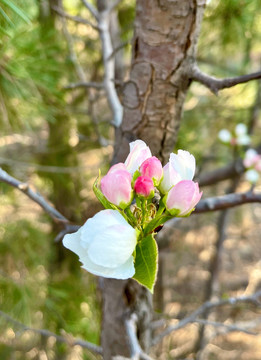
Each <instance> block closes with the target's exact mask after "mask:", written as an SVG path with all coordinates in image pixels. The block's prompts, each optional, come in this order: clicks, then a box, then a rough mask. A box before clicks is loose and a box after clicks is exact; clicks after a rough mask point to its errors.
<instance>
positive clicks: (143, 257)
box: [133, 234, 158, 293]
mask: <svg viewBox="0 0 261 360" xmlns="http://www.w3.org/2000/svg"><path fill="white" fill-rule="evenodd" d="M157 268H158V247H157V243H156V241H155V239H154V236H153V234H149V235H147V236H146V237H145V238H142V239H140V241H139V242H138V244H137V247H136V259H135V274H134V276H133V279H135V280H137V281H138V282H139V283H140V284H142V285H144V286H146V287H147V288H148V289H149V290H150V291H151V292H152V293H153V288H154V285H155V281H156V275H157Z"/></svg>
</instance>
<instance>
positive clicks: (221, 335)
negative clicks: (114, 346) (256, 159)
mask: <svg viewBox="0 0 261 360" xmlns="http://www.w3.org/2000/svg"><path fill="white" fill-rule="evenodd" d="M51 5H53V7H54V8H55V7H56V6H58V5H61V3H60V2H59V1H51V0H50V1H49V2H48V1H44V0H38V1H36V0H24V1H15V0H13V1H9V0H0V130H1V137H0V166H1V167H2V168H3V169H4V170H5V171H7V172H8V173H9V174H11V175H12V176H14V177H16V178H18V179H19V180H21V181H24V182H28V183H29V184H30V185H31V186H32V187H33V188H35V189H37V190H38V191H39V192H40V193H41V194H42V195H43V196H44V197H45V198H46V199H49V201H50V202H51V203H52V204H54V206H55V208H56V209H58V210H59V211H60V212H61V213H62V214H63V215H65V216H66V217H67V218H69V219H70V220H71V222H72V223H73V224H79V225H82V224H83V223H84V222H85V221H86V219H87V218H88V217H90V216H93V215H94V214H95V213H96V212H97V211H98V210H99V209H100V205H99V204H98V203H97V201H96V199H95V196H94V194H93V192H92V184H93V182H94V180H95V178H96V177H97V175H98V169H101V172H102V174H105V172H106V171H107V169H108V168H109V164H110V160H111V157H112V152H113V142H114V129H113V126H112V125H111V122H112V114H111V111H110V109H109V107H108V104H107V100H106V96H105V92H104V90H103V89H102V88H101V87H90V88H86V87H79V86H75V85H74V84H76V83H78V82H79V81H87V82H94V83H101V82H102V81H103V73H104V70H103V62H102V54H101V44H100V40H99V35H98V32H97V31H96V30H95V29H93V28H92V27H91V26H88V25H86V24H82V23H78V22H75V21H72V20H70V19H65V18H64V17H61V16H60V15H59V14H58V13H57V11H55V10H53V9H52V8H51ZM63 7H64V11H65V12H66V13H68V14H70V15H72V16H80V17H81V18H84V19H87V20H89V21H92V17H91V15H90V13H89V12H88V10H87V9H86V8H85V7H84V6H83V4H82V2H81V1H77V0H75V1H69V0H66V1H63ZM116 10H117V11H115V13H114V14H113V21H112V24H111V34H112V39H113V42H114V48H115V49H116V48H118V49H120V50H119V51H118V52H117V56H116V79H115V82H116V86H117V89H118V91H119V94H120V93H121V87H122V84H123V81H124V79H126V77H127V76H128V69H129V64H130V58H131V39H132V32H133V21H134V17H135V1H132V0H128V1H127V0H123V1H122V2H121V3H120V5H119V6H118V7H117V9H116ZM260 40H261V2H260V0H240V1H238V0H227V1H218V0H212V1H211V2H210V3H209V4H208V6H207V9H206V12H205V18H204V21H203V26H202V30H201V35H200V40H199V46H198V64H199V67H200V68H201V69H202V70H204V71H205V72H208V73H209V74H211V75H214V76H216V77H233V76H238V75H241V74H245V73H248V72H254V71H257V70H259V69H260V64H261V41H260ZM260 108H261V84H260V81H252V82H249V83H247V84H242V85H238V86H236V87H234V88H231V89H229V90H224V91H222V92H221V93H220V94H219V96H218V97H217V96H215V95H213V94H212V93H211V92H210V91H209V90H208V89H207V88H205V87H204V86H203V85H200V84H198V83H193V84H192V86H191V88H190V91H189V94H188V96H187V100H186V104H185V108H184V114H183V121H182V126H181V128H180V132H179V137H178V142H177V146H176V149H173V150H174V151H175V150H177V149H180V148H181V149H186V150H188V151H190V152H191V153H192V154H194V156H195V157H196V160H197V168H198V176H199V175H200V174H202V173H205V172H208V171H211V170H214V169H216V168H219V167H222V166H225V165H227V164H228V163H230V162H231V161H233V159H234V157H235V154H234V152H233V151H232V150H231V148H229V147H228V146H226V145H224V144H221V143H220V142H219V141H218V135H217V134H218V132H219V131H220V130H221V129H222V128H226V129H228V130H230V131H233V130H234V128H235V126H236V124H238V123H244V124H245V125H247V126H248V128H249V129H250V130H251V131H252V135H251V139H252V146H253V147H258V146H260V144H261V143H260V134H261V116H260ZM237 155H239V154H237ZM233 184H234V183H233ZM233 184H232V183H231V181H226V182H222V183H220V184H218V185H214V186H212V187H203V191H204V197H207V196H214V195H219V194H224V193H225V192H226V191H227V190H228V188H229V187H231V186H232V188H233V186H234V187H236V188H237V189H238V190H240V191H246V190H248V189H249V187H250V185H249V184H248V183H247V182H246V181H245V180H244V178H242V179H240V182H239V181H238V182H237V184H234V185H233ZM257 187H259V188H260V184H259V185H258V184H257ZM260 189H261V188H260ZM223 217H224V219H223V220H222V216H221V214H220V213H214V214H206V215H196V214H195V215H193V216H191V218H189V219H184V220H180V221H178V222H176V223H175V224H174V226H173V227H172V225H166V226H167V227H169V229H168V236H167V239H166V238H163V237H160V235H159V246H160V248H161V255H160V273H159V279H158V284H157V289H156V292H155V296H154V300H155V319H158V318H160V316H161V317H162V316H163V317H164V318H165V319H173V320H172V321H173V323H175V321H177V319H180V318H182V317H184V316H185V315H186V314H189V313H190V312H192V311H193V310H194V309H195V308H197V307H198V306H200V304H201V303H202V302H203V301H205V300H207V299H209V298H211V297H212V296H213V295H217V294H218V295H219V296H221V297H224V298H225V297H228V296H234V295H235V296H236V295H237V294H242V293H245V294H246V293H248V292H249V293H252V292H253V291H256V290H258V289H259V287H260V285H261V261H260V258H261V246H260V240H261V238H260V234H261V208H260V205H244V206H242V207H239V208H236V209H233V210H231V211H229V212H226V214H225V215H223ZM222 221H223V222H222ZM60 230H61V228H60V227H59V225H58V224H55V223H54V222H53V221H52V220H51V219H50V217H48V215H47V214H45V213H44V212H43V211H42V209H41V208H40V207H39V206H38V205H37V204H35V203H33V202H32V201H31V200H30V199H28V198H27V197H26V196H24V195H23V194H21V193H20V192H19V191H18V190H15V189H13V188H11V187H10V186H8V185H6V184H4V183H0V254H1V256H0V309H1V310H2V311H3V312H5V313H7V314H9V315H10V316H11V317H13V318H14V319H16V320H18V321H20V322H21V323H23V324H26V325H28V326H31V327H34V328H39V329H48V330H50V331H52V332H54V333H56V334H60V335H63V336H66V337H68V339H70V336H73V337H79V338H82V339H85V340H88V341H91V342H94V343H96V344H99V333H100V322H101V310H100V305H101V295H100V293H99V288H98V282H97V278H96V277H94V276H93V275H91V274H88V273H87V272H85V271H83V270H81V268H80V263H79V261H78V258H77V256H75V255H74V254H72V253H70V252H69V251H67V250H66V249H64V248H63V247H62V244H61V242H59V241H58V242H57V241H55V238H56V236H57V234H58V233H59V231H60ZM223 230H224V232H225V235H224V236H223V237H224V239H223V240H224V241H223V242H222V249H223V250H222V256H219V257H218V262H219V267H218V269H217V270H216V272H215V274H214V275H215V276H216V279H215V282H214V283H215V287H214V289H212V291H211V293H209V286H208V284H209V281H210V279H211V276H212V275H213V272H211V271H212V270H211V264H212V265H213V259H214V258H215V253H216V250H217V241H218V239H219V238H220V232H222V231H223ZM219 255H220V253H219ZM212 280H213V279H212ZM212 284H213V282H212ZM260 315H261V314H260V310H259V311H258V310H257V309H256V308H254V307H251V306H249V305H238V306H235V307H233V309H231V307H226V308H222V309H219V310H218V311H217V313H216V315H215V316H216V318H217V319H218V320H219V321H222V322H225V323H227V324H229V323H230V322H234V321H241V322H250V321H252V322H253V321H254V322H255V321H256V323H255V324H254V326H255V327H256V329H258V326H259V329H261V327H260V325H261V322H260V319H259V317H260ZM258 319H259V320H258ZM257 320H258V321H257ZM209 332H210V335H209ZM199 333H201V335H200V336H199ZM204 339H208V340H207V341H206V340H204ZM204 341H205V345H204V344H203V343H204ZM202 344H203V345H202ZM199 348H201V349H203V353H202V355H201V356H202V357H201V359H209V360H210V359H213V360H215V359H217V360H219V359H220V360H221V359H222V360H226V359H228V360H234V359H239V358H240V359H242V360H244V359H246V360H248V359H251V360H259V359H260V358H261V335H256V336H253V335H250V334H245V333H240V332H229V331H225V329H223V328H210V329H209V331H208V332H207V331H206V329H202V328H200V325H199V324H191V325H189V326H187V327H186V328H184V329H181V330H179V332H175V333H174V334H173V336H170V337H168V338H167V339H166V340H164V342H163V343H161V344H160V345H158V346H155V347H154V348H153V351H154V353H155V356H157V358H158V359H163V360H164V359H183V358H186V357H188V358H193V354H194V353H195V352H196V351H197V350H198V349H199ZM0 357H1V359H2V360H8V359H17V360H23V359H33V360H36V359H39V360H46V359H68V360H70V359H73V360H74V359H94V358H97V357H95V356H94V355H92V354H91V352H89V351H88V350H83V348H81V347H80V346H76V347H70V346H69V345H66V344H60V343H59V342H57V341H56V339H55V338H53V337H48V338H46V337H44V336H40V335H39V334H35V333H33V332H30V331H23V329H22V328H21V327H19V326H17V325H14V324H13V323H11V322H9V321H7V320H6V319H5V318H3V317H1V316H0Z"/></svg>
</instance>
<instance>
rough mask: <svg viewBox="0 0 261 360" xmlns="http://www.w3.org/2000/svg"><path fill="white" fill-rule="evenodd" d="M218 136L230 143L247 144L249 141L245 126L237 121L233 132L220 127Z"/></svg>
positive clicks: (224, 141)
mask: <svg viewBox="0 0 261 360" xmlns="http://www.w3.org/2000/svg"><path fill="white" fill-rule="evenodd" d="M218 138H219V140H221V141H222V142H223V143H225V144H230V145H242V146H243V145H248V144H249V143H250V136H249V135H248V134H247V126H246V125H245V124H243V123H239V124H237V125H236V127H235V131H234V132H233V134H232V133H231V132H230V131H229V130H227V129H222V130H220V131H219V133H218Z"/></svg>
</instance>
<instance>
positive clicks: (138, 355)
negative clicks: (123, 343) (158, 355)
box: [125, 313, 152, 360]
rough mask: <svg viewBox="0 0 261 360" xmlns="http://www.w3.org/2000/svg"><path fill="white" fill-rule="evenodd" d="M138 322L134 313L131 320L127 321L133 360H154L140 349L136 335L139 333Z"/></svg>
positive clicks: (126, 325)
mask: <svg viewBox="0 0 261 360" xmlns="http://www.w3.org/2000/svg"><path fill="white" fill-rule="evenodd" d="M136 322H137V315H136V314H134V313H133V314H132V315H131V317H130V318H128V319H126V320H125V327H126V333H127V335H128V338H129V342H130V350H131V351H130V353H131V360H139V359H141V360H152V358H151V357H150V356H149V355H147V354H146V353H145V352H144V351H143V350H142V348H141V347H140V344H139V341H138V339H137V335H136V333H137V328H136Z"/></svg>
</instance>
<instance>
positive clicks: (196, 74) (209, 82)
mask: <svg viewBox="0 0 261 360" xmlns="http://www.w3.org/2000/svg"><path fill="white" fill-rule="evenodd" d="M191 79H192V80H194V81H197V82H200V83H201V84H203V85H205V86H206V87H207V88H209V90H210V91H212V92H213V93H214V94H216V95H217V94H218V92H219V90H222V89H226V88H231V87H233V86H235V85H238V84H243V83H246V82H248V81H251V80H257V79H261V71H257V72H255V73H251V74H247V75H242V76H237V77H233V78H225V79H217V78H215V77H213V76H210V75H208V74H206V73H204V72H202V71H201V70H200V69H199V68H198V66H197V65H195V66H194V67H193V68H192V73H191Z"/></svg>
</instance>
